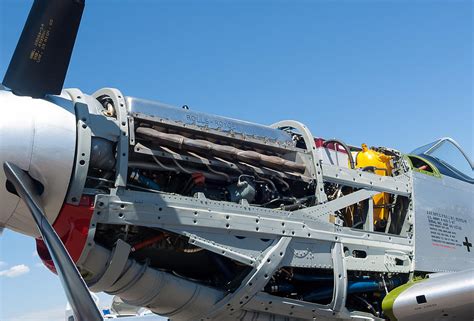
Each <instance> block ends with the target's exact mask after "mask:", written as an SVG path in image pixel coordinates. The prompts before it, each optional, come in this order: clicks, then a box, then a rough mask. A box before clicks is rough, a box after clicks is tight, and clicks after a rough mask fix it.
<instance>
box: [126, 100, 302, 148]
mask: <svg viewBox="0 0 474 321" xmlns="http://www.w3.org/2000/svg"><path fill="white" fill-rule="evenodd" d="M126 101H127V107H128V110H129V113H131V114H135V113H140V114H145V115H148V116H153V117H156V118H162V119H166V120H168V121H173V122H176V123H179V124H181V126H183V125H185V126H189V125H191V126H197V127H199V128H202V129H206V130H207V129H213V130H217V131H220V132H224V133H228V134H240V135H244V136H248V137H253V138H257V139H258V138H259V139H265V140H268V141H270V142H277V143H279V144H282V145H287V146H293V141H292V138H291V135H290V134H288V133H286V132H284V131H282V130H278V129H273V128H270V127H267V126H264V125H259V124H254V123H250V122H246V121H242V120H237V119H232V118H227V117H221V116H216V115H210V114H206V113H201V112H196V111H192V110H189V109H183V108H177V107H173V106H171V105H167V104H163V103H160V102H156V101H150V100H145V99H141V98H134V97H126Z"/></svg>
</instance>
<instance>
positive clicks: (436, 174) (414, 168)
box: [404, 154, 441, 178]
mask: <svg viewBox="0 0 474 321" xmlns="http://www.w3.org/2000/svg"><path fill="white" fill-rule="evenodd" d="M404 156H405V159H406V160H407V161H408V163H409V164H410V167H411V169H412V170H414V171H415V172H419V173H422V174H425V175H430V176H434V177H438V178H441V173H440V172H439V170H438V168H437V167H436V166H435V165H433V163H431V162H430V161H429V160H427V159H425V158H423V157H421V156H418V155H411V154H409V155H404ZM411 158H416V159H419V160H421V161H423V162H424V163H426V164H427V165H428V166H429V167H431V168H432V170H433V172H430V171H425V170H422V169H419V168H416V167H415V166H414V165H413V161H412V160H411Z"/></svg>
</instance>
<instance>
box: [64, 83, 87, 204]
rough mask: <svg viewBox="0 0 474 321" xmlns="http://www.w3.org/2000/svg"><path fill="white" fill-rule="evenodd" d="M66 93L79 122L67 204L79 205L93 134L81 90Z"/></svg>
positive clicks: (67, 90) (69, 90)
mask: <svg viewBox="0 0 474 321" xmlns="http://www.w3.org/2000/svg"><path fill="white" fill-rule="evenodd" d="M65 92H67V93H68V94H69V96H70V97H71V99H72V101H73V102H74V110H75V112H76V122H77V143H76V155H75V156H76V157H75V164H74V170H73V173H72V177H71V183H70V184H69V191H68V194H67V196H66V202H67V203H69V204H73V205H78V204H79V202H80V200H81V196H82V190H83V189H84V185H85V182H86V178H87V170H88V168H89V159H90V152H91V135H92V134H91V129H90V127H89V125H88V122H89V109H88V106H87V102H86V100H85V99H84V94H83V93H82V91H80V90H79V89H66V90H65Z"/></svg>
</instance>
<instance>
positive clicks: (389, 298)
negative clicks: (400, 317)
mask: <svg viewBox="0 0 474 321" xmlns="http://www.w3.org/2000/svg"><path fill="white" fill-rule="evenodd" d="M424 280H425V279H414V280H412V281H409V282H407V283H405V284H403V285H400V286H399V287H398V288H395V289H393V290H392V291H390V292H389V293H388V294H387V295H386V296H385V298H384V299H383V301H382V310H383V312H384V313H385V316H386V317H388V318H389V319H390V321H397V318H396V317H395V315H394V314H393V305H394V304H395V300H396V299H397V298H398V296H399V295H400V294H401V293H402V292H404V291H405V290H407V289H409V288H411V287H412V286H413V285H415V284H416V283H419V282H422V281H424Z"/></svg>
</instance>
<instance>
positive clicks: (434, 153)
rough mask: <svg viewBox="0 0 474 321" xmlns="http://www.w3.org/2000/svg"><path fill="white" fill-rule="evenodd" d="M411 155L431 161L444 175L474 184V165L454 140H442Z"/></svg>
mask: <svg viewBox="0 0 474 321" xmlns="http://www.w3.org/2000/svg"><path fill="white" fill-rule="evenodd" d="M411 154H414V155H418V156H421V157H423V158H425V159H426V160H428V161H430V162H431V163H432V164H433V165H435V166H436V167H437V169H438V170H439V172H440V173H441V174H443V175H446V176H449V177H453V178H456V179H460V180H463V181H465V182H468V183H471V184H474V175H473V170H474V163H473V162H472V160H471V159H470V158H469V156H468V155H467V154H466V152H465V151H464V150H463V149H462V148H461V146H460V145H459V144H458V143H457V142H456V141H455V140H454V139H452V138H449V137H443V138H440V139H438V140H436V141H434V142H432V143H429V144H427V145H424V146H421V147H419V148H417V149H415V150H414V151H413V152H411Z"/></svg>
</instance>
